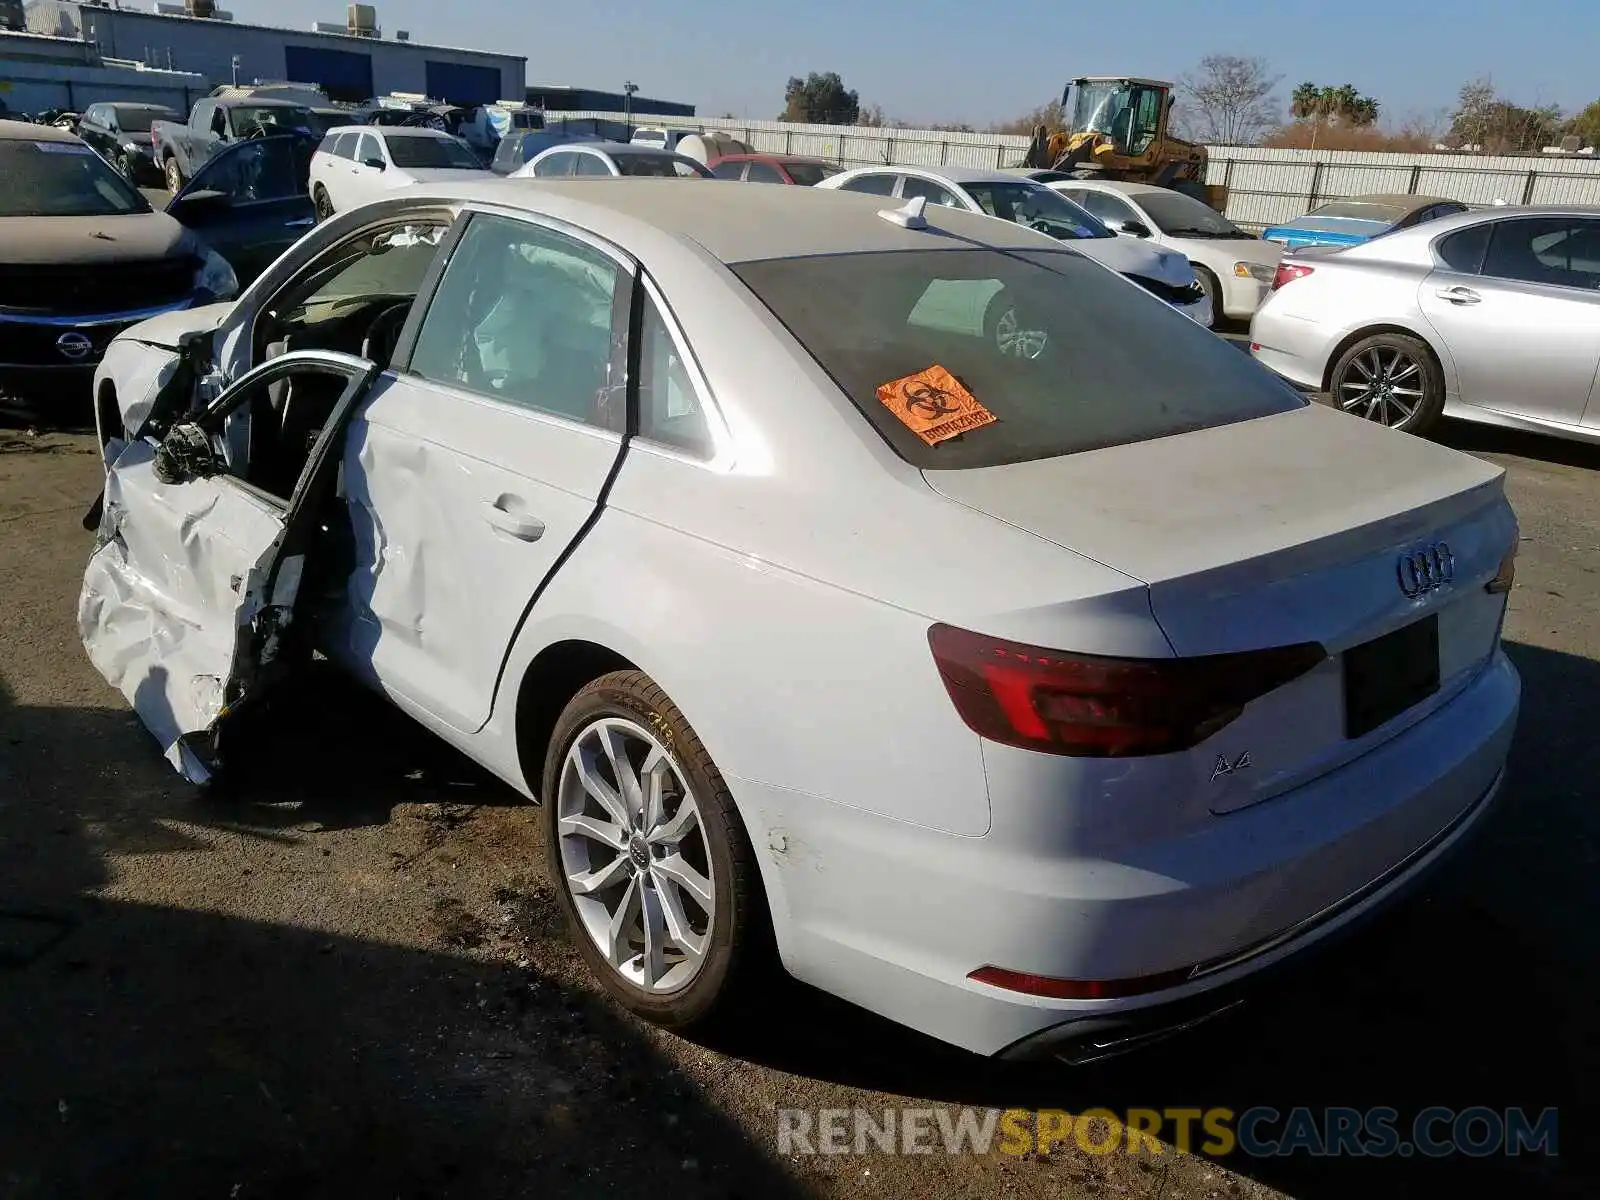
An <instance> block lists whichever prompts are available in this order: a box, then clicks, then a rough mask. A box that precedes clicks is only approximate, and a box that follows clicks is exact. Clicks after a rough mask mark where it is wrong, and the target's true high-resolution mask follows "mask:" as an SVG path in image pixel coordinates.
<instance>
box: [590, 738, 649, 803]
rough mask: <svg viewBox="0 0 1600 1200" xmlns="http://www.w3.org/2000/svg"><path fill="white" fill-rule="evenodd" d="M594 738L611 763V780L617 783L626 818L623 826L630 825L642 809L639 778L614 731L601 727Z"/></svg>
mask: <svg viewBox="0 0 1600 1200" xmlns="http://www.w3.org/2000/svg"><path fill="white" fill-rule="evenodd" d="M595 736H596V737H597V738H599V741H600V746H601V748H602V749H603V750H605V752H606V759H607V760H608V761H609V762H610V763H611V775H612V778H614V779H615V780H616V781H617V791H618V792H620V793H621V798H622V804H623V811H624V812H625V814H626V817H627V820H626V821H625V822H624V824H628V825H631V824H633V822H634V821H635V820H637V819H638V818H639V816H640V815H641V814H642V812H643V809H644V798H643V796H642V794H641V792H640V789H639V776H638V774H637V773H636V772H635V771H634V769H633V764H632V763H631V762H629V761H628V751H627V748H626V747H625V746H623V745H622V743H621V741H620V739H619V738H618V737H617V733H616V730H614V729H612V728H611V727H609V726H602V727H601V728H600V729H598V730H596V733H595Z"/></svg>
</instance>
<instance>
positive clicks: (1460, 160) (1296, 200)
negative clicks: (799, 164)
mask: <svg viewBox="0 0 1600 1200" xmlns="http://www.w3.org/2000/svg"><path fill="white" fill-rule="evenodd" d="M550 115H551V117H552V118H562V117H600V118H604V119H607V120H618V119H621V118H622V114H621V113H600V112H595V113H587V112H586V113H551V114H550ZM657 121H659V122H661V123H663V124H666V125H670V126H671V127H672V128H674V129H694V130H697V131H699V132H702V133H704V132H707V131H715V132H720V133H729V134H732V135H733V136H734V137H737V138H739V139H740V140H742V141H744V142H747V143H748V144H749V145H750V146H751V148H752V149H755V150H759V151H762V152H764V153H769V154H804V155H809V156H812V157H816V158H826V159H831V160H832V161H834V162H838V163H840V164H842V165H844V166H847V167H863V166H883V165H896V164H904V165H906V166H925V167H937V166H963V167H980V168H981V167H987V168H995V167H1008V166H1013V165H1015V164H1017V163H1020V162H1021V161H1022V156H1023V155H1024V154H1025V153H1026V151H1027V148H1028V139H1027V138H1025V137H1019V136H1016V135H1012V134H995V133H962V132H958V131H944V130H937V129H894V128H880V127H876V126H858V125H807V124H800V123H794V122H786V121H749V120H744V119H742V118H727V119H724V120H717V119H706V118H691V119H688V120H683V119H680V118H657V117H651V116H640V117H638V118H636V119H635V122H634V123H635V124H651V123H654V122H657ZM1208 151H1209V154H1210V161H1209V165H1208V168H1207V172H1206V182H1207V183H1215V184H1224V185H1226V186H1227V188H1228V209H1227V212H1228V216H1229V217H1230V218H1232V219H1233V220H1234V221H1236V222H1237V223H1238V224H1240V225H1244V226H1246V227H1253V228H1258V229H1259V228H1261V227H1262V226H1265V225H1272V224H1277V223H1281V222H1285V221H1292V220H1294V219H1295V218H1296V217H1298V216H1301V215H1303V214H1304V213H1305V212H1306V211H1307V210H1308V209H1311V208H1313V207H1315V206H1316V205H1318V204H1322V203H1325V202H1327V201H1328V200H1333V199H1336V198H1338V197H1340V196H1355V195H1362V194H1368V193H1372V192H1402V193H1410V194H1420V195H1427V196H1442V197H1444V198H1445V199H1447V200H1460V201H1461V202H1463V203H1465V204H1473V205H1487V204H1494V203H1495V202H1497V201H1503V202H1505V203H1507V204H1600V160H1596V159H1595V158H1593V157H1587V156H1573V155H1560V156H1556V155H1544V156H1539V155H1521V156H1516V155H1509V156H1492V155H1467V154H1445V153H1437V154H1389V153H1378V152H1367V151H1361V150H1267V149H1262V148H1260V147H1255V146H1211V147H1208Z"/></svg>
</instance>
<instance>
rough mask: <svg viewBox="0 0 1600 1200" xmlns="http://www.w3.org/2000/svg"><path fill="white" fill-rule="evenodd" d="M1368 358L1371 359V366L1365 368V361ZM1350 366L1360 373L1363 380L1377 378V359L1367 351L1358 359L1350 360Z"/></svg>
mask: <svg viewBox="0 0 1600 1200" xmlns="http://www.w3.org/2000/svg"><path fill="white" fill-rule="evenodd" d="M1369 358H1370V359H1372V364H1373V365H1372V366H1370V367H1369V366H1367V360H1368V359H1369ZM1350 365H1351V366H1352V367H1354V368H1355V369H1356V370H1358V371H1360V372H1361V375H1362V378H1364V379H1368V380H1370V379H1375V378H1376V377H1377V374H1378V372H1377V359H1376V358H1375V357H1374V356H1373V354H1372V352H1371V351H1368V352H1367V353H1366V354H1363V355H1362V356H1361V357H1360V358H1356V359H1352V360H1351V362H1350Z"/></svg>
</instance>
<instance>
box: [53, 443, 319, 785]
mask: <svg viewBox="0 0 1600 1200" xmlns="http://www.w3.org/2000/svg"><path fill="white" fill-rule="evenodd" d="M155 459H156V447H155V446H153V445H152V444H150V443H149V442H145V441H136V442H131V443H129V444H127V445H126V446H125V447H124V448H123V450H122V452H121V454H120V455H119V456H118V458H117V460H116V461H115V463H113V464H112V469H111V472H110V474H109V476H108V478H107V483H106V496H105V516H104V518H103V519H102V523H101V529H100V537H101V541H102V544H101V545H100V548H99V549H98V550H96V551H95V553H94V556H93V557H92V558H91V559H90V560H89V566H88V570H87V571H86V572H85V574H84V580H83V590H82V593H81V595H80V597H79V600H78V628H79V632H80V634H81V635H82V637H83V643H84V647H85V649H87V650H88V652H89V658H90V660H91V661H92V662H93V663H94V665H95V667H96V668H97V669H98V670H99V671H100V673H101V674H102V675H104V676H105V677H106V679H107V681H109V682H110V683H111V684H112V686H114V687H115V688H117V690H118V691H120V692H121V693H122V694H123V696H124V697H126V698H127V700H128V703H129V704H131V705H132V706H133V710H134V712H135V713H137V714H138V716H139V718H140V720H142V721H143V722H144V724H145V726H146V727H147V728H148V729H149V730H150V732H151V733H152V734H153V735H154V736H155V738H156V740H157V741H158V742H159V743H160V745H161V748H162V750H163V752H164V753H165V754H166V756H167V759H168V761H169V762H171V763H172V765H173V766H174V767H176V768H177V769H178V771H179V772H180V773H181V774H182V775H183V776H184V777H185V778H187V779H189V780H191V781H192V782H194V783H205V782H206V781H207V780H208V779H209V778H210V775H211V772H212V762H211V758H212V752H213V751H214V743H213V738H212V734H213V732H214V729H215V726H216V723H217V721H218V719H219V718H220V717H221V716H222V715H224V713H225V711H226V708H227V705H228V703H229V701H230V699H231V698H232V696H233V695H234V693H235V691H236V686H235V685H236V682H237V681H236V678H235V676H236V674H237V672H238V671H239V669H240V667H241V666H248V665H249V663H248V657H247V655H246V654H243V653H241V651H240V648H241V647H243V648H245V650H249V649H250V647H251V645H252V641H253V638H252V631H253V630H254V629H255V628H256V627H257V622H258V619H259V618H260V617H261V616H262V610H263V609H264V608H267V607H269V606H275V605H277V604H283V605H284V606H285V608H287V607H288V606H291V605H292V604H293V595H292V592H293V590H294V588H295V587H296V585H297V584H298V580H299V574H300V573H299V571H298V570H294V569H291V570H280V571H279V572H278V575H277V579H276V582H275V588H274V591H275V594H274V595H273V596H272V597H270V598H265V597H264V596H263V594H262V593H263V591H264V588H265V586H266V581H267V579H268V578H269V573H270V570H271V567H272V564H273V560H274V557H275V556H276V554H277V552H278V547H279V543H280V540H281V538H282V537H283V533H284V517H283V513H282V511H281V510H280V509H279V508H277V507H276V506H275V505H273V504H272V503H271V501H269V500H267V499H265V498H262V497H259V496H257V495H255V494H253V493H251V492H249V491H247V490H246V489H244V488H242V487H239V486H238V485H237V484H236V483H235V482H233V481H232V480H229V479H226V478H214V479H191V480H189V481H187V482H185V483H182V484H176V485H174V484H167V483H163V482H162V481H161V480H160V479H159V478H158V477H157V474H156V469H155ZM286 565H287V564H286ZM285 592H288V593H290V594H288V595H284V594H282V593H285Z"/></svg>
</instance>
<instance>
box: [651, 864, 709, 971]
mask: <svg viewBox="0 0 1600 1200" xmlns="http://www.w3.org/2000/svg"><path fill="white" fill-rule="evenodd" d="M656 894H657V895H659V896H660V898H661V915H662V916H663V917H664V918H665V919H666V922H667V933H668V935H669V936H670V937H671V938H672V940H673V942H674V943H676V944H677V945H678V947H679V948H681V949H682V950H683V952H684V953H685V954H686V955H688V956H689V957H691V958H703V957H704V956H705V952H706V934H704V933H696V932H695V931H694V929H693V928H692V927H691V926H690V924H689V918H688V916H687V915H686V914H685V913H684V911H683V901H682V900H681V899H680V898H679V896H678V885H677V884H676V883H674V882H672V881H671V879H669V878H667V877H664V876H662V875H661V874H660V873H659V872H658V873H657V875H656ZM709 931H710V926H707V932H708V933H709Z"/></svg>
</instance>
